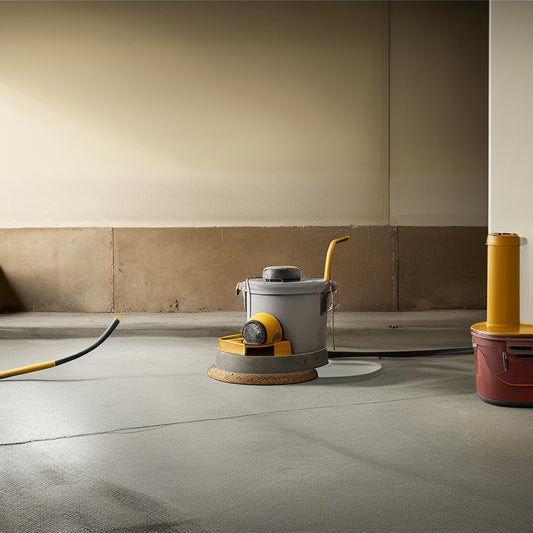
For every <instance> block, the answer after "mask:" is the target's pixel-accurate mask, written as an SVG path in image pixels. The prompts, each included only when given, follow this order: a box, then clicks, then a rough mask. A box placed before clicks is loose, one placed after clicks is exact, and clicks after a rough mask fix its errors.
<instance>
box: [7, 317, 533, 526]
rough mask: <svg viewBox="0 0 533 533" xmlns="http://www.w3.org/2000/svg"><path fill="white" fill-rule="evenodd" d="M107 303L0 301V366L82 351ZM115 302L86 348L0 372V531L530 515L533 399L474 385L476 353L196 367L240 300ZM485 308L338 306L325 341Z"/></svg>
mask: <svg viewBox="0 0 533 533" xmlns="http://www.w3.org/2000/svg"><path fill="white" fill-rule="evenodd" d="M112 318H113V316H112V315H103V314H97V315H61V314H49V313H47V314H38V313H28V314H16V315H2V316H0V339H1V340H0V346H1V349H0V369H8V368H12V367H17V366H21V365H25V364H31V363H35V362H40V361H46V360H50V359H57V358H60V357H63V356H66V355H69V354H70V353H73V352H76V351H78V350H80V349H81V348H84V347H85V346H87V345H88V344H90V343H91V342H92V341H93V339H94V338H95V337H97V336H98V335H99V334H100V333H101V331H102V330H103V328H105V326H107V325H108V324H109V323H110V322H111V320H112ZM122 319H123V320H122V323H121V325H120V326H119V328H118V329H117V330H116V332H115V334H114V335H113V336H112V337H111V338H110V339H109V340H108V341H107V342H106V343H104V344H103V345H102V346H101V347H99V348H98V349H97V350H95V351H94V352H92V353H91V354H89V355H87V356H85V357H83V358H81V359H79V360H77V361H74V362H72V363H69V364H66V365H63V366H60V367H57V368H54V369H49V370H44V371H41V372H37V373H33V374H26V375H24V376H19V377H16V378H10V379H6V380H3V381H1V382H0V412H1V414H2V416H1V421H0V430H1V431H0V457H1V460H0V464H1V476H0V502H1V505H0V531H2V532H4V533H10V532H17V533H18V532H41V531H42V532H65V533H77V532H91V533H93V532H108V531H115V532H131V533H133V532H165V533H166V532H337V531H339V532H340V531H350V532H352V531H355V532H384V531H392V532H424V533H427V532H463V531H464V532H473V531H479V532H484V533H486V532H489V531H490V532H509V531H513V532H522V531H523V532H531V531H532V530H533V525H532V524H533V476H532V475H531V468H532V465H533V441H532V437H531V435H532V430H531V424H532V421H533V411H532V410H530V409H520V408H509V407H498V406H493V405H490V404H487V403H484V402H483V401H481V400H480V399H479V398H478V396H477V394H476V388H475V379H474V361H473V355H471V354H466V355H455V356H436V357H407V358H406V357H401V358H381V359H378V358H365V359H359V360H352V359H348V360H344V359H343V360H339V359H336V360H335V361H334V362H332V363H330V365H328V366H326V367H324V368H323V369H322V370H319V372H320V377H319V378H318V379H317V380H314V381H310V382H307V383H302V384H297V385H285V386H271V387H261V386H246V385H234V384H227V383H222V382H218V381H214V380H212V379H210V378H208V377H207V375H206V370H207V368H208V367H209V366H210V365H211V364H212V363H213V362H214V359H215V352H216V336H218V335H222V334H228V333H234V332H236V331H238V330H239V328H240V326H241V325H242V320H243V315H242V314H241V313H202V314H195V315H184V314H171V315H161V314H159V315H141V314H136V315H124V316H123V317H122ZM483 319H484V313H483V312H468V311H453V312H449V311H441V312H430V313H346V314H338V315H337V316H336V325H337V335H336V340H337V346H338V347H343V348H347V347H354V348H359V349H361V348H371V349H379V348H380V347H382V348H387V349H390V348H393V347H398V348H411V347H412V348H417V347H418V348H422V347H445V346H461V345H468V344H469V343H470V336H469V331H468V328H469V325H470V324H471V323H473V322H477V321H480V320H483ZM361 365H381V370H379V371H377V372H373V373H371V374H369V375H367V376H359V377H357V376H356V375H355V374H357V370H358V369H359V368H361Z"/></svg>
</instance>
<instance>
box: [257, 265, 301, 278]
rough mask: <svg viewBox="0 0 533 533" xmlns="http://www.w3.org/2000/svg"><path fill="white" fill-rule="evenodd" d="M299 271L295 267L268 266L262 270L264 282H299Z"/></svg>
mask: <svg viewBox="0 0 533 533" xmlns="http://www.w3.org/2000/svg"><path fill="white" fill-rule="evenodd" d="M301 279H302V275H301V272H300V269H299V268H297V267H295V266H269V267H266V268H264V269H263V280H264V281H300V280H301Z"/></svg>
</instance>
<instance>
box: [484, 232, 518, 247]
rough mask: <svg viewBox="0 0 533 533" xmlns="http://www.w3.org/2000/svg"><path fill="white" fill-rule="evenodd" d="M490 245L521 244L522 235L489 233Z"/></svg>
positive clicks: (488, 241)
mask: <svg viewBox="0 0 533 533" xmlns="http://www.w3.org/2000/svg"><path fill="white" fill-rule="evenodd" d="M487 245H488V246H520V237H519V236H518V235H517V234H516V233H489V234H488V236H487Z"/></svg>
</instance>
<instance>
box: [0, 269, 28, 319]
mask: <svg viewBox="0 0 533 533" xmlns="http://www.w3.org/2000/svg"><path fill="white" fill-rule="evenodd" d="M24 310H25V309H24V305H23V304H22V302H21V300H20V298H19V297H18V296H17V294H16V293H15V291H14V290H13V288H12V287H11V284H10V283H9V281H8V279H7V277H6V275H5V274H4V271H3V270H2V267H0V313H16V312H19V311H24Z"/></svg>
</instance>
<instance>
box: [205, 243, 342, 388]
mask: <svg viewBox="0 0 533 533" xmlns="http://www.w3.org/2000/svg"><path fill="white" fill-rule="evenodd" d="M348 239H349V236H348V235H346V236H344V237H340V238H338V239H334V240H332V241H331V242H330V244H329V247H328V251H327V254H326V264H325V268H324V277H322V278H309V277H302V275H301V272H300V269H299V268H297V267H294V266H269V267H266V268H265V269H264V270H263V275H262V277H260V278H248V279H246V280H245V281H241V282H240V283H238V284H237V294H242V295H243V300H244V305H245V309H246V315H247V321H246V323H245V324H244V326H243V328H242V330H241V333H239V334H235V335H229V336H225V337H221V338H220V339H219V340H218V352H217V356H216V362H215V364H214V365H212V366H211V367H210V368H209V370H208V372H207V373H208V375H209V376H210V377H211V378H213V379H216V380H219V381H225V382H229V383H241V384H247V385H284V384H289V383H301V382H304V381H309V380H312V379H315V378H316V377H318V373H317V371H316V368H318V367H320V366H324V365H327V364H328V350H327V348H326V328H327V312H328V309H329V305H330V301H331V300H332V298H333V296H334V294H335V293H336V291H337V285H336V283H335V282H334V281H332V280H331V279H330V278H331V258H332V254H333V250H334V248H335V245H336V244H337V243H339V242H343V241H346V240H348Z"/></svg>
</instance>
